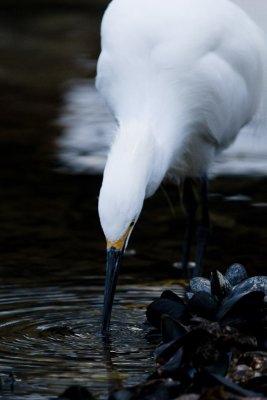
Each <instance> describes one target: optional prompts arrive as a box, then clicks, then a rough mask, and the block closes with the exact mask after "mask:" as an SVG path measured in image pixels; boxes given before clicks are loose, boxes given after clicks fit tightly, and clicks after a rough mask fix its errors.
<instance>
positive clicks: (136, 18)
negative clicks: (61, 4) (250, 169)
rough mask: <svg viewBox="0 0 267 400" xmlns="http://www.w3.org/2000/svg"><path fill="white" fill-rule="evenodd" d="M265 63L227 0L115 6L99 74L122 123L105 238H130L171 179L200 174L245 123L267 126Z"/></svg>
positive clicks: (109, 179)
mask: <svg viewBox="0 0 267 400" xmlns="http://www.w3.org/2000/svg"><path fill="white" fill-rule="evenodd" d="M266 60H267V49H266V44H265V38H264V37H263V34H262V33H261V31H260V29H259V28H258V27H257V26H256V25H255V23H254V22H252V20H251V19H250V18H249V17H248V16H247V15H246V14H245V13H244V12H243V11H242V10H241V9H240V8H238V6H236V5H235V4H233V3H231V2H230V1H228V0H165V1H162V0H113V1H112V2H111V3H110V5H109V7H108V9H107V11H106V13H105V15H104V19H103V23H102V51H101V55H100V57H99V61H98V66H97V80H96V86H97V89H98V90H99V91H100V92H101V94H102V95H103V96H104V98H105V99H106V101H107V103H108V105H109V107H110V108H111V110H112V112H113V113H114V115H115V117H116V120H117V122H118V127H117V132H116V137H115V141H114V143H113V146H112V148H111V151H110V154H109V156H108V161H107V164H106V167H105V171H104V178H103V184H102V187H101V191H100V197H99V215H100V221H101V225H102V228H103V230H104V233H105V236H106V238H107V240H108V242H109V243H111V244H112V243H113V244H114V243H115V244H116V242H117V241H118V240H120V239H121V238H123V240H122V242H123V244H125V241H126V240H127V238H128V236H129V233H130V231H131V229H130V230H129V231H128V232H127V234H126V231H127V229H128V228H129V226H130V224H131V222H132V221H134V222H136V220H137V219H138V216H139V214H140V212H141V209H142V206H143V201H144V199H145V197H148V196H150V195H152V194H153V193H154V192H155V190H156V189H157V188H158V187H159V185H160V183H161V182H162V180H163V179H164V178H165V177H166V176H169V177H170V178H171V179H173V180H176V181H177V182H180V181H181V180H183V179H184V178H185V177H195V176H199V177H200V176H202V175H204V174H206V173H207V170H208V168H209V166H210V164H211V163H212V161H213V160H214V158H215V157H216V155H217V154H218V153H219V152H220V151H221V150H223V149H225V148H226V147H228V146H229V145H230V144H231V143H232V142H233V141H234V140H235V138H236V136H237V135H238V134H240V133H242V129H243V128H244V127H247V126H248V125H251V126H255V128H256V127H259V126H260V128H261V129H263V128H264V127H263V125H264V124H265V127H266V126H267V124H266V121H265V114H266V111H267V93H266V91H267V62H266ZM122 242H120V243H122ZM115 247H116V245H115Z"/></svg>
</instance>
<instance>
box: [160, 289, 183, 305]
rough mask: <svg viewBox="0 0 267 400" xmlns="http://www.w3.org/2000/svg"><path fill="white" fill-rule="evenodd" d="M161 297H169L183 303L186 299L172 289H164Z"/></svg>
mask: <svg viewBox="0 0 267 400" xmlns="http://www.w3.org/2000/svg"><path fill="white" fill-rule="evenodd" d="M160 298H161V299H169V300H173V301H176V302H177V303H181V304H184V300H183V299H182V298H181V297H180V296H178V295H177V294H176V293H174V292H173V291H172V290H169V289H167V290H164V291H163V292H162V293H161V295H160Z"/></svg>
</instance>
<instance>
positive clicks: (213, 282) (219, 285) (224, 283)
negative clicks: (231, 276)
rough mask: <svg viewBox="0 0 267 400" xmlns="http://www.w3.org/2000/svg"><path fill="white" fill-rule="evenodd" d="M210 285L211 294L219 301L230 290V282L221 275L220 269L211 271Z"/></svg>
mask: <svg viewBox="0 0 267 400" xmlns="http://www.w3.org/2000/svg"><path fill="white" fill-rule="evenodd" d="M210 286H211V293H212V295H213V296H215V297H216V298H217V299H218V300H220V301H221V300H222V299H223V298H224V297H226V296H227V295H229V294H230V293H231V291H232V286H231V284H230V282H229V281H228V280H227V279H226V278H225V277H224V276H223V274H221V272H220V271H215V272H212V273H211V278H210Z"/></svg>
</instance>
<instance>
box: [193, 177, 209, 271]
mask: <svg viewBox="0 0 267 400" xmlns="http://www.w3.org/2000/svg"><path fill="white" fill-rule="evenodd" d="M209 233H210V218H209V204H208V179H207V177H206V176H205V177H203V178H202V179H201V221H200V224H199V225H198V229H197V247H196V266H195V268H194V272H193V276H199V275H201V263H202V259H203V255H204V251H205V248H206V245H207V242H208V237H209Z"/></svg>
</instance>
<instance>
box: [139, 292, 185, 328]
mask: <svg viewBox="0 0 267 400" xmlns="http://www.w3.org/2000/svg"><path fill="white" fill-rule="evenodd" d="M163 314H166V315H169V316H170V317H172V318H174V319H176V320H180V321H181V320H182V319H183V318H184V317H185V314H186V306H185V304H183V303H180V302H177V301H173V300H169V299H156V300H154V301H153V302H152V303H151V304H149V306H148V307H147V310H146V317H147V320H148V322H149V323H150V324H151V325H153V326H155V327H156V328H158V329H160V327H161V317H162V315H163Z"/></svg>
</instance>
